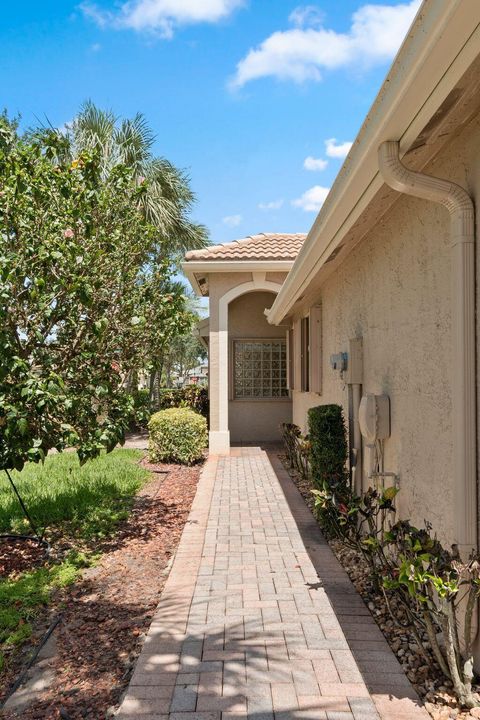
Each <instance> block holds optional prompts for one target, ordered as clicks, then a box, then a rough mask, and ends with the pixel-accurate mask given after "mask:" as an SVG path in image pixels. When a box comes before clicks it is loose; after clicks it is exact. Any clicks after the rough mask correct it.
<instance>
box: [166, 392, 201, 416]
mask: <svg viewBox="0 0 480 720" xmlns="http://www.w3.org/2000/svg"><path fill="white" fill-rule="evenodd" d="M159 406H160V407H159V409H160V410H165V409H166V408H171V407H188V408H191V409H192V410H195V411H196V412H198V413H200V415H203V416H204V417H208V390H207V388H206V387H203V386H201V385H186V386H185V387H181V388H163V389H162V390H160V397H159Z"/></svg>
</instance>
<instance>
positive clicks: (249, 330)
mask: <svg viewBox="0 0 480 720" xmlns="http://www.w3.org/2000/svg"><path fill="white" fill-rule="evenodd" d="M285 277H286V273H278V272H275V273H267V275H266V277H265V280H266V281H267V282H271V283H276V284H278V288H279V289H280V286H281V284H282V283H283V281H284V279H285ZM252 280H253V276H252V273H251V272H248V273H214V274H213V273H212V274H211V275H210V276H209V295H210V343H209V363H210V368H209V394H210V429H211V430H213V431H216V430H219V429H220V430H221V429H222V428H221V427H220V426H221V418H220V416H219V404H218V396H219V389H218V388H219V385H218V378H219V374H220V371H221V368H220V367H219V365H220V364H221V361H220V360H219V357H220V355H219V346H220V343H221V339H220V336H221V328H220V325H221V322H220V318H219V305H220V302H221V299H222V297H223V296H224V295H225V294H226V293H227V292H229V291H230V290H232V289H234V288H237V287H238V286H240V285H244V284H246V283H251V282H252ZM257 280H258V282H261V280H260V279H259V278H258V277H257ZM274 297H275V296H274V294H273V293H272V292H264V291H254V292H248V293H246V294H244V295H240V296H239V297H238V298H235V299H234V300H232V302H231V303H230V304H229V306H228V337H229V347H228V356H229V358H228V364H230V358H231V339H232V338H241V337H244V338H251V337H259V338H260V337H284V336H285V332H284V328H276V327H272V326H271V325H269V323H268V322H267V320H266V318H265V315H264V310H265V308H269V307H271V305H272V304H273V301H274ZM228 369H229V371H230V367H229V368H228ZM229 388H230V389H231V374H230V372H229ZM290 419H291V401H289V400H278V401H277V400H275V401H266V400H256V401H246V400H230V401H229V402H228V425H229V430H230V441H231V442H242V441H244V442H253V441H255V442H261V441H271V440H278V439H279V434H278V425H279V423H280V422H289V421H290Z"/></svg>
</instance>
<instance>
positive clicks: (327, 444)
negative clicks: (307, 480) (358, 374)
mask: <svg viewBox="0 0 480 720" xmlns="http://www.w3.org/2000/svg"><path fill="white" fill-rule="evenodd" d="M308 430H309V433H308V436H309V440H310V463H311V470H312V479H313V482H314V483H315V485H317V487H319V488H322V489H323V488H324V487H325V486H328V487H330V488H331V487H333V486H335V485H338V484H340V483H344V482H346V481H347V479H348V473H347V469H346V463H347V452H348V448H347V439H346V429H345V421H344V418H343V410H342V408H341V407H340V405H320V406H318V407H314V408H311V409H310V410H309V411H308Z"/></svg>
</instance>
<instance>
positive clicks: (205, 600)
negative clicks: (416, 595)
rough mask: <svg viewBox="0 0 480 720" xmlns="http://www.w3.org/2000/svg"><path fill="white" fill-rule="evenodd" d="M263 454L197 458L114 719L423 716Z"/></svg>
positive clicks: (309, 521) (285, 482) (392, 719)
mask: <svg viewBox="0 0 480 720" xmlns="http://www.w3.org/2000/svg"><path fill="white" fill-rule="evenodd" d="M272 462H273V465H274V467H275V470H274V467H272V464H271V463H270V461H269V458H268V456H267V454H266V453H265V452H263V451H261V450H259V449H258V448H241V449H240V448H239V449H233V450H232V455H231V456H230V457H227V458H218V459H217V458H210V459H209V461H208V463H207V465H206V467H205V469H204V471H203V473H202V478H201V481H200V485H199V489H198V492H197V496H196V498H195V501H194V504H193V507H192V512H191V515H190V518H189V522H188V524H187V526H186V527H185V530H184V533H183V536H182V540H181V542H180V546H179V549H178V552H177V555H176V557H175V562H174V564H173V567H172V571H171V573H170V576H169V578H168V581H167V583H166V586H165V589H164V592H163V594H162V598H161V601H160V604H159V607H158V610H157V613H156V616H155V618H154V621H153V623H152V626H151V629H150V632H149V634H148V637H147V639H146V642H145V645H144V649H143V651H142V654H141V656H140V658H139V660H138V663H137V666H136V669H135V672H134V675H133V678H132V681H131V683H130V687H129V689H128V692H127V695H126V696H125V698H124V701H123V703H122V705H121V708H120V711H119V714H118V716H117V717H118V718H119V720H133V718H135V719H137V718H143V720H153V719H154V718H155V720H233V719H234V718H245V717H248V718H252V719H254V720H289V719H290V718H304V719H306V720H310V719H311V720H322V719H323V720H378V718H382V719H383V720H421V719H422V718H428V715H427V714H426V713H425V711H424V710H423V709H422V708H421V707H420V705H419V703H418V698H417V697H416V695H415V693H414V691H413V689H412V687H411V685H410V683H409V682H408V680H407V678H406V676H405V675H404V674H403V672H402V670H401V668H400V665H399V664H398V662H397V660H396V658H395V656H394V655H393V653H392V652H391V650H390V649H389V647H388V645H387V644H386V642H385V640H384V639H383V636H382V635H381V633H380V631H379V630H378V628H377V626H376V625H375V623H374V621H373V620H372V618H371V616H370V615H369V613H368V610H367V609H366V608H365V606H364V604H363V602H362V601H361V599H360V598H359V596H358V595H357V594H356V592H355V590H354V589H353V586H352V585H351V583H350V581H349V579H348V577H347V576H346V574H345V573H344V571H343V570H342V568H341V567H340V565H339V564H338V562H337V560H336V559H335V558H334V556H333V555H332V553H331V551H330V548H329V547H328V545H327V544H326V543H325V541H324V540H323V538H322V536H321V534H320V533H319V531H318V527H317V525H316V523H315V522H314V520H313V518H312V516H311V514H310V512H309V511H308V509H307V508H306V506H305V503H304V502H303V500H302V499H301V497H300V496H299V495H298V492H297V490H296V488H295V487H294V485H293V484H292V483H291V481H290V480H289V479H288V476H286V474H285V473H284V471H283V470H282V468H281V466H280V465H279V463H278V462H277V461H276V460H275V458H274V459H272ZM282 486H283V488H284V489H283V490H282Z"/></svg>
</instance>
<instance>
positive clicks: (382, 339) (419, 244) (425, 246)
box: [293, 118, 480, 543]
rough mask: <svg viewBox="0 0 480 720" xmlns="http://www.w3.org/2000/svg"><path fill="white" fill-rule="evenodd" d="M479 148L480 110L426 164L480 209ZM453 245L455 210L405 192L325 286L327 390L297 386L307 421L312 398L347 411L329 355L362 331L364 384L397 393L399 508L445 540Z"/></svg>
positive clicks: (392, 466) (448, 529)
mask: <svg viewBox="0 0 480 720" xmlns="http://www.w3.org/2000/svg"><path fill="white" fill-rule="evenodd" d="M479 156H480V123H479V120H478V118H477V119H475V120H474V121H473V122H472V123H470V124H469V126H468V127H467V128H465V129H464V130H463V131H462V132H461V133H459V134H458V136H457V138H456V139H455V141H454V142H452V143H451V144H450V145H449V146H448V147H446V148H444V150H443V151H442V153H441V155H439V156H438V157H437V158H436V159H435V160H434V161H433V162H432V163H431V165H430V166H429V167H427V168H426V170H425V171H426V172H428V173H431V174H433V175H438V176H439V177H445V178H448V179H451V180H453V181H455V182H458V183H459V184H461V185H463V186H464V187H466V188H467V190H468V191H469V193H471V195H472V197H473V198H474V201H476V205H477V208H478V207H479V204H480V202H479V201H480V197H479V195H480V169H479V167H480V163H479V159H480V158H479ZM406 164H407V165H408V159H407V160H406ZM477 237H478V219H477ZM450 252H451V251H450V223H449V216H448V213H447V212H446V211H445V210H444V209H443V208H441V207H440V206H438V205H435V204H433V203H430V202H426V201H422V200H418V199H415V198H411V197H407V196H403V195H402V196H401V195H399V199H398V201H397V202H396V203H395V205H394V206H393V207H392V208H391V209H390V210H389V212H388V213H387V214H386V215H385V216H384V218H382V220H381V221H380V222H379V223H378V224H377V226H376V227H375V229H374V230H373V231H371V232H369V233H368V235H367V236H366V237H365V238H364V239H363V240H362V241H361V243H360V244H359V245H357V246H356V247H355V248H354V249H353V251H352V252H351V253H350V254H349V255H348V256H347V257H346V259H345V261H344V262H343V263H342V264H341V265H340V266H339V268H338V269H337V270H336V272H334V273H333V274H332V275H331V276H330V277H329V278H328V279H327V280H326V282H325V284H324V285H323V287H322V288H321V290H320V291H319V295H318V298H317V299H316V302H319V303H321V306H322V326H323V331H322V356H323V363H322V394H321V395H316V394H313V393H301V392H298V391H297V390H295V391H294V392H293V422H295V423H297V424H298V425H300V426H301V427H302V429H304V430H305V429H306V419H307V411H308V409H309V408H310V407H313V406H315V405H319V404H326V403H339V404H341V405H343V407H344V408H345V416H346V418H348V401H347V388H346V387H345V384H344V381H343V380H342V379H341V378H340V376H339V373H338V372H335V371H334V370H332V369H331V367H330V363H329V358H330V356H331V355H332V354H334V353H338V352H347V351H348V340H349V339H350V338H354V337H362V338H363V353H364V383H363V393H367V392H369V393H376V394H381V393H385V394H387V395H389V397H390V401H391V437H390V438H389V439H388V440H386V441H385V469H386V470H387V471H393V472H397V473H398V474H399V476H400V488H401V492H400V494H399V496H398V502H397V506H398V509H399V515H400V517H402V518H410V519H411V520H412V522H413V523H414V524H416V525H420V526H421V525H422V524H423V521H424V519H428V520H429V521H431V522H432V523H433V527H434V530H435V531H436V532H437V533H438V535H439V538H440V539H441V540H443V541H444V542H446V543H449V542H451V541H452V537H453V532H454V530H453V521H454V517H453V488H454V479H453V477H452V423H451V400H452V398H451V378H452V373H453V372H454V371H455V369H454V368H453V367H452V352H451V349H452V336H451V284H452V279H451V258H450ZM478 255H479V253H478V252H477V264H478ZM307 311H308V308H307V307H303V308H301V310H300V312H299V313H298V314H297V315H296V316H295V318H298V317H300V316H301V315H302V314H305V313H306V312H307ZM478 315H479V313H478V312H477V318H478ZM295 359H296V361H297V362H298V359H297V358H295ZM312 360H313V362H315V359H314V358H313V359H312ZM366 464H367V463H365V465H366Z"/></svg>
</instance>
